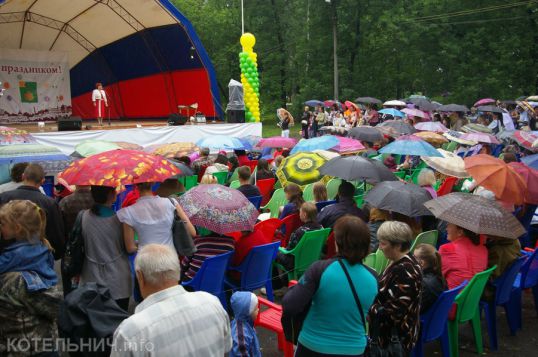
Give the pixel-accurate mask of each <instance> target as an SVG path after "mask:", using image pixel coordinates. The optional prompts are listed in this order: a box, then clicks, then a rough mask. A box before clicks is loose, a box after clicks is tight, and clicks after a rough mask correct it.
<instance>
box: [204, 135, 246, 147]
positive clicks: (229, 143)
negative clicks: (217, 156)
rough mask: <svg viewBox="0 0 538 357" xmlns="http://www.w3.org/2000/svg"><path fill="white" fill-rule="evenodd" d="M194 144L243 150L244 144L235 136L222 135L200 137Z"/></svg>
mask: <svg viewBox="0 0 538 357" xmlns="http://www.w3.org/2000/svg"><path fill="white" fill-rule="evenodd" d="M196 146H198V147H200V148H209V149H214V150H221V149H222V150H226V149H227V150H234V149H239V150H245V146H244V145H243V144H242V143H241V141H240V140H239V139H237V138H232V137H229V136H224V135H213V136H209V137H207V138H203V139H200V140H198V141H197V142H196Z"/></svg>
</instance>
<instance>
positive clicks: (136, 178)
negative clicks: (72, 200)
mask: <svg viewBox="0 0 538 357" xmlns="http://www.w3.org/2000/svg"><path fill="white" fill-rule="evenodd" d="M179 173H180V171H179V169H178V168H177V167H176V166H174V165H173V164H172V163H171V162H169V161H168V160H166V159H164V158H162V157H160V156H157V155H152V154H147V153H144V152H141V151H135V150H112V151H105V152H102V153H100V154H97V155H93V156H90V157H87V158H85V159H81V160H78V161H75V162H73V163H72V164H71V165H69V167H68V168H67V169H65V170H64V171H63V172H61V173H60V174H59V175H58V177H61V178H63V179H64V180H65V181H67V182H68V183H69V184H70V185H97V186H109V187H119V186H121V185H130V184H135V183H141V182H162V181H164V180H166V179H167V178H170V177H171V176H174V175H177V174H179Z"/></svg>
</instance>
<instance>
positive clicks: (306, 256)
mask: <svg viewBox="0 0 538 357" xmlns="http://www.w3.org/2000/svg"><path fill="white" fill-rule="evenodd" d="M329 233H331V229H330V228H323V229H319V230H316V231H308V232H306V233H305V234H304V235H303V237H302V238H301V240H300V241H299V243H298V244H297V246H296V247H295V248H293V249H292V250H286V249H285V248H282V247H280V248H279V251H280V252H281V253H283V254H291V255H293V256H294V258H295V265H294V267H293V270H291V271H289V272H288V279H289V280H298V279H299V278H300V277H301V276H302V275H303V274H304V272H305V271H306V270H307V269H308V268H309V267H310V265H312V263H314V262H315V261H317V260H319V258H320V257H321V249H322V248H323V245H325V241H327V238H328V237H329ZM277 265H278V264H277Z"/></svg>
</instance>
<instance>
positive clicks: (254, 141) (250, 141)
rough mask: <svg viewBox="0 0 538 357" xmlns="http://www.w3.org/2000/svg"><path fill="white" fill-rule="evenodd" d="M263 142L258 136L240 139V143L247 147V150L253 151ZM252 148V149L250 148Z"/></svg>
mask: <svg viewBox="0 0 538 357" xmlns="http://www.w3.org/2000/svg"><path fill="white" fill-rule="evenodd" d="M261 140H262V137H261V136H257V135H247V136H244V137H242V138H239V141H241V143H242V144H243V146H245V149H246V150H252V149H253V148H255V147H256V146H258V143H259V142H260V141H261ZM248 147H250V148H248Z"/></svg>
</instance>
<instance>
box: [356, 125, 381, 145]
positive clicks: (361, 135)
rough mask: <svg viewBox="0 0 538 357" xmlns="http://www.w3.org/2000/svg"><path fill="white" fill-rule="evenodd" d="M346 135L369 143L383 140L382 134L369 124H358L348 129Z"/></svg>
mask: <svg viewBox="0 0 538 357" xmlns="http://www.w3.org/2000/svg"><path fill="white" fill-rule="evenodd" d="M348 136H349V137H352V138H355V139H357V140H360V141H367V142H369V143H375V142H377V141H380V140H383V134H381V132H380V131H379V130H377V129H376V128H373V127H371V126H360V127H357V128H352V129H351V130H350V131H349V133H348Z"/></svg>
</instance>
